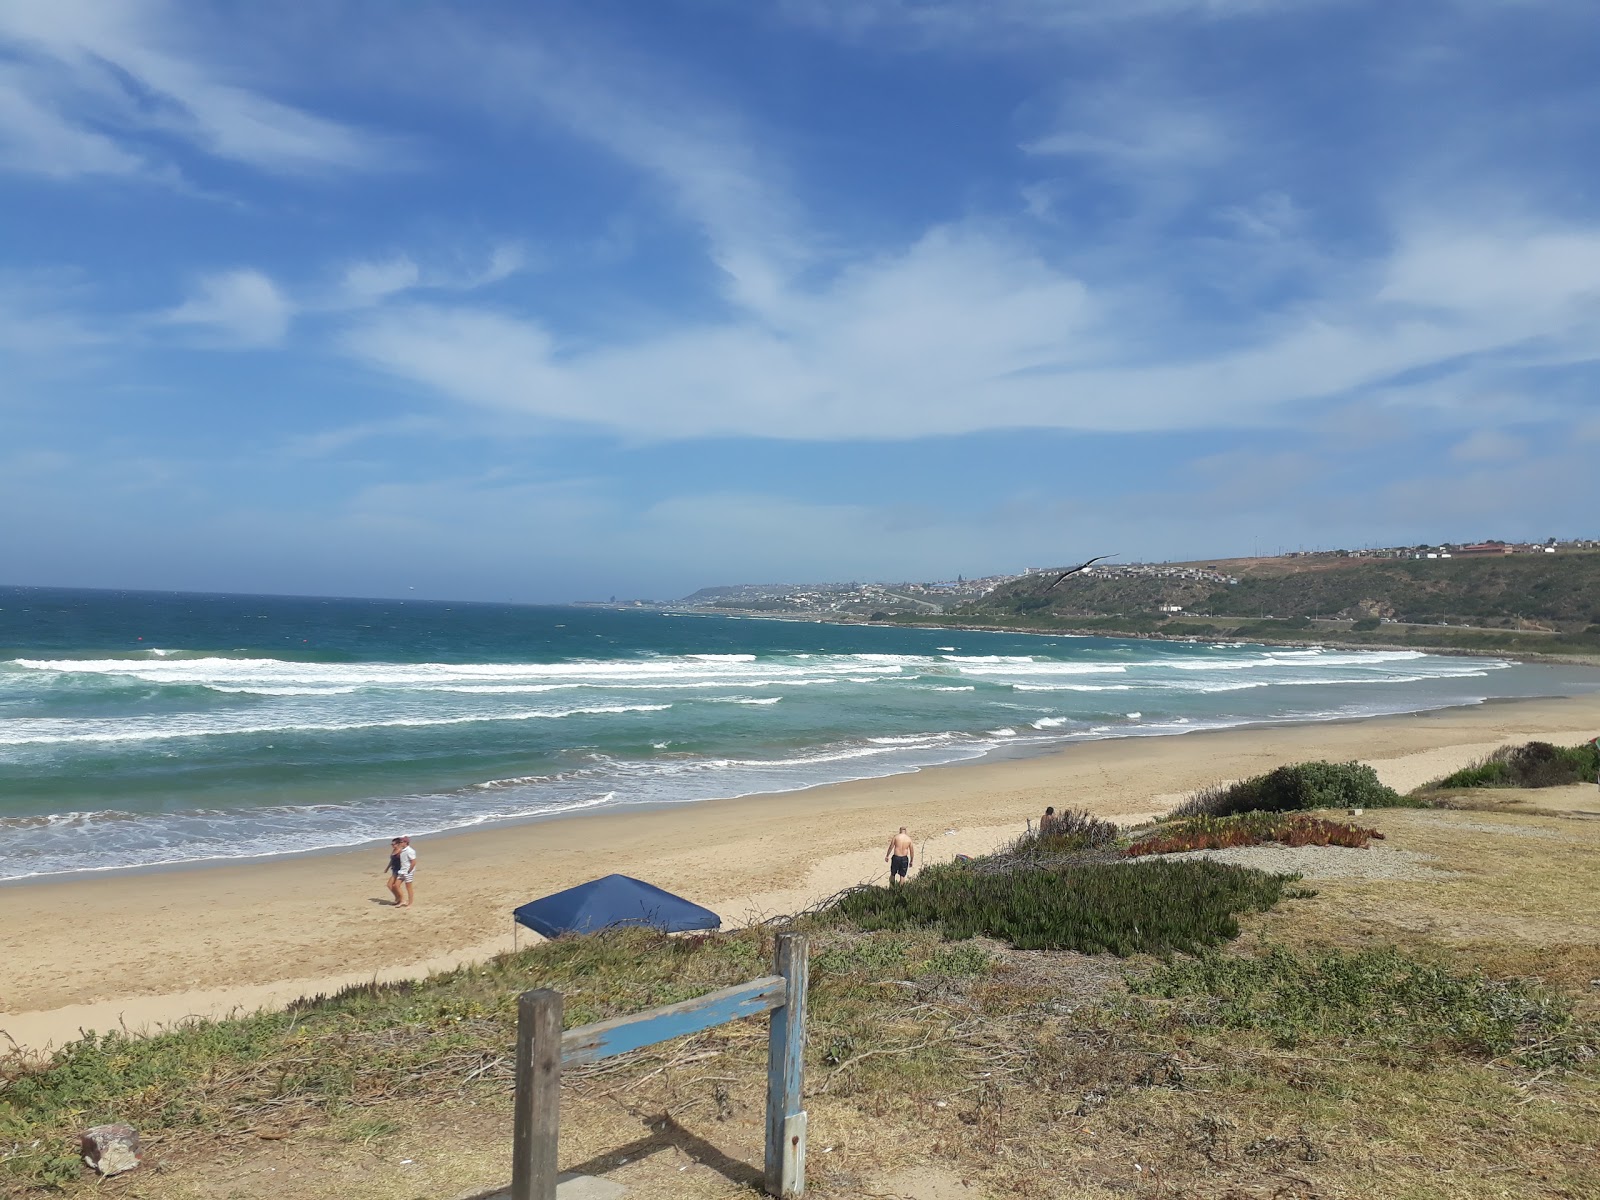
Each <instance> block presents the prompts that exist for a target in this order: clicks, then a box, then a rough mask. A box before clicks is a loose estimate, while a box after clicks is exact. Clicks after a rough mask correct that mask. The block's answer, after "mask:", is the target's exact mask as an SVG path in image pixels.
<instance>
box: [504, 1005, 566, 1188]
mask: <svg viewBox="0 0 1600 1200" xmlns="http://www.w3.org/2000/svg"><path fill="white" fill-rule="evenodd" d="M561 1009H562V1000H561V993H560V992H557V991H553V990H551V989H550V988H540V989H539V990H538V991H534V992H523V993H522V995H521V996H519V997H517V1092H516V1107H515V1116H514V1117H513V1120H514V1121H515V1125H514V1128H513V1134H512V1150H511V1155H512V1157H511V1200H556V1151H557V1147H558V1143H559V1141H560V1131H561Z"/></svg>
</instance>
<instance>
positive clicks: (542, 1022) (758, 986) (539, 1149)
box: [511, 933, 808, 1200]
mask: <svg viewBox="0 0 1600 1200" xmlns="http://www.w3.org/2000/svg"><path fill="white" fill-rule="evenodd" d="M807 967H808V964H807V950H806V939H805V938H804V937H803V936H801V935H800V934H794V933H784V934H779V935H778V942H777V948H776V951H775V953H774V955H773V974H771V975H764V976H762V977H761V978H760V979H752V980H751V981H750V982H749V983H741V984H736V985H734V986H733V987H727V988H723V989H722V990H721V991H716V992H711V993H710V994H709V995H705V996H697V997H696V998H695V999H693V1000H685V1001H683V1002H682V1003H679V1004H668V1005H665V1006H663V1007H661V1008H652V1009H649V1010H648V1011H646V1012H642V1013H634V1014H633V1015H632V1016H627V1017H615V1018H613V1019H611V1020H609V1021H597V1022H595V1023H594V1024H593V1025H584V1026H582V1027H580V1028H578V1029H572V1030H568V1031H567V1032H566V1033H562V1032H561V1014H562V1008H563V1002H562V997H561V993H560V992H556V991H552V990H550V989H548V988H541V989H539V990H537V991H531V992H524V993H523V994H522V995H521V996H520V997H519V998H518V1000H517V1091H516V1116H515V1128H514V1130H513V1134H514V1137H513V1142H514V1148H513V1151H512V1164H511V1200H555V1196H556V1151H557V1141H558V1134H559V1131H560V1104H561V1070H562V1068H563V1067H573V1066H581V1065H584V1064H586V1063H594V1062H599V1061H601V1060H602V1059H607V1058H611V1057H613V1056H615V1055H618V1054H626V1053H627V1052H628V1051H630V1050H638V1049H641V1048H643V1047H645V1046H650V1045H654V1044H655V1043H656V1042H663V1041H666V1040H668V1039H669V1038H676V1037H685V1036H687V1035H689V1034H692V1033H700V1032H703V1031H704V1030H707V1029H711V1028H713V1027H715V1026H717V1025H724V1024H726V1023H727V1022H729V1021H737V1020H741V1019H742V1018H745V1017H755V1016H760V1015H761V1014H762V1013H770V1014H771V1016H770V1018H769V1020H770V1024H769V1026H768V1033H767V1141H766V1155H765V1160H764V1162H763V1180H764V1183H765V1185H766V1190H767V1193H768V1194H769V1195H771V1196H776V1197H781V1198H782V1200H792V1198H793V1197H798V1196H802V1195H804V1194H805V1187H806V1181H805V1155H806V1114H805V1110H804V1109H803V1108H802V1107H801V1104H802V1097H803V1092H804V1085H805V1020H806V984H807V979H808V969H807Z"/></svg>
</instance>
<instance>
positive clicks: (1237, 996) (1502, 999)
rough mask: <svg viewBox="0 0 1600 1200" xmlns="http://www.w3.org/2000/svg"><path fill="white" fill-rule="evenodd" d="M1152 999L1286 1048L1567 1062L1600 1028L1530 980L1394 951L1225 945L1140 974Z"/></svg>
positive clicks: (1210, 1024) (1140, 987)
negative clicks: (1241, 950) (1465, 970)
mask: <svg viewBox="0 0 1600 1200" xmlns="http://www.w3.org/2000/svg"><path fill="white" fill-rule="evenodd" d="M1130 990H1131V991H1133V992H1135V993H1136V994H1139V995H1143V996H1156V997H1162V998H1165V999H1170V1000H1177V1001H1179V1002H1180V1003H1179V1005H1178V1007H1177V1014H1178V1015H1179V1017H1180V1018H1181V1020H1182V1022H1183V1023H1185V1024H1189V1025H1194V1026H1203V1027H1206V1028H1211V1029H1216V1028H1221V1029H1255V1030H1262V1031H1264V1032H1266V1033H1267V1034H1268V1035H1269V1036H1271V1038H1272V1039H1273V1040H1274V1041H1275V1042H1276V1043H1277V1044H1278V1045H1279V1046H1285V1047H1299V1046H1308V1045H1315V1046H1329V1045H1332V1046H1336V1047H1338V1048H1340V1049H1341V1050H1342V1051H1343V1050H1349V1049H1353V1048H1364V1049H1366V1050H1368V1051H1377V1052H1379V1053H1380V1054H1382V1055H1384V1056H1386V1057H1387V1056H1392V1055H1397V1054H1399V1055H1404V1056H1405V1057H1407V1058H1410V1059H1413V1060H1415V1059H1419V1058H1420V1059H1424V1060H1425V1059H1427V1058H1430V1057H1432V1056H1434V1055H1439V1054H1465V1055H1471V1056H1475V1057H1479V1058H1498V1057H1502V1056H1515V1057H1516V1058H1517V1059H1518V1060H1519V1061H1521V1063H1522V1064H1523V1065H1524V1066H1528V1067H1531V1068H1535V1069H1537V1068H1543V1067H1550V1066H1557V1065H1561V1066H1566V1065H1570V1064H1573V1063H1576V1062H1579V1061H1581V1060H1582V1059H1583V1058H1585V1057H1586V1056H1587V1055H1590V1054H1592V1053H1593V1049H1592V1047H1590V1046H1588V1045H1586V1042H1588V1041H1592V1040H1593V1038H1594V1036H1595V1033H1596V1031H1595V1030H1594V1029H1592V1028H1583V1027H1581V1026H1578V1025H1576V1024H1575V1023H1574V1021H1573V1019H1572V1006H1571V1004H1570V1002H1569V1001H1567V1000H1566V999H1565V998H1564V997H1562V996H1559V995H1557V994H1556V993H1553V992H1551V991H1549V990H1548V989H1545V988H1542V987H1538V986H1536V985H1533V984H1528V983H1524V982H1522V981H1520V980H1494V979H1489V978H1487V977H1486V976H1484V975H1482V974H1481V973H1476V972H1474V973H1471V974H1467V975H1458V974H1454V973H1452V972H1450V971H1449V970H1447V969H1445V968H1444V967H1442V966H1438V965H1434V964H1431V963H1426V962H1421V961H1418V960H1417V959H1416V958H1413V957H1410V956H1407V955H1405V954H1402V953H1401V952H1400V951H1398V950H1396V949H1394V948H1392V947H1378V948H1368V949H1362V950H1354V951H1349V950H1338V949H1321V950H1315V951H1296V950H1292V949H1290V948H1289V947H1287V946H1271V947H1267V948H1265V950H1264V952H1263V953H1261V954H1259V955H1257V956H1255V957H1242V956H1237V955H1229V956H1224V955H1221V954H1217V953H1215V952H1208V953H1206V954H1202V955H1201V956H1199V957H1198V958H1191V959H1177V960H1173V961H1171V962H1168V963H1166V964H1164V965H1162V966H1160V967H1157V968H1156V969H1155V970H1154V971H1152V972H1151V973H1150V974H1149V975H1147V976H1145V977H1144V978H1142V979H1138V980H1135V981H1133V982H1132V983H1131V984H1130Z"/></svg>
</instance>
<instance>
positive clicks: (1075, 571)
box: [1045, 554, 1116, 592]
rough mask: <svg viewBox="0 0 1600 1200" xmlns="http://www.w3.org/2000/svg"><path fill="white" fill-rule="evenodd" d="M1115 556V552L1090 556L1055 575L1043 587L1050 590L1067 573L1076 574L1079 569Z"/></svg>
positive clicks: (1084, 568)
mask: <svg viewBox="0 0 1600 1200" xmlns="http://www.w3.org/2000/svg"><path fill="white" fill-rule="evenodd" d="M1115 557H1116V555H1115V554H1102V555H1100V556H1099V557H1097V558H1091V559H1090V560H1089V561H1088V562H1081V563H1079V564H1078V565H1077V566H1075V567H1071V568H1068V569H1067V570H1065V571H1063V572H1061V574H1059V575H1057V576H1056V577H1055V578H1054V579H1052V580H1051V581H1050V587H1047V588H1045V591H1047V592H1048V591H1050V590H1051V588H1054V587H1055V586H1056V584H1058V583H1060V582H1061V581H1062V580H1063V579H1065V578H1066V577H1067V576H1068V575H1076V574H1077V573H1078V572H1079V571H1082V570H1086V569H1087V568H1089V567H1092V566H1094V564H1095V563H1097V562H1104V561H1105V560H1106V559H1108V558H1115Z"/></svg>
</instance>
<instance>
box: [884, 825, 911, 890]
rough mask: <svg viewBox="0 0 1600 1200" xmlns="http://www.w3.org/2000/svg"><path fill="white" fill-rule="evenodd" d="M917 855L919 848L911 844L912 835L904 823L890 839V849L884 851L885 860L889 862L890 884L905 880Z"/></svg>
mask: <svg viewBox="0 0 1600 1200" xmlns="http://www.w3.org/2000/svg"><path fill="white" fill-rule="evenodd" d="M916 857H917V848H916V847H915V846H913V845H912V844H911V835H910V834H909V833H907V832H906V827H905V826H904V825H902V826H900V832H899V833H897V834H895V835H894V836H893V837H892V838H890V839H889V849H888V850H886V851H884V855H883V861H884V862H886V863H888V864H889V884H890V886H893V885H894V883H895V881H896V880H897V879H898V880H899V881H900V882H901V883H904V882H905V878H906V876H907V875H908V874H909V873H910V871H911V863H912V862H913V860H915V858H916Z"/></svg>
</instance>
